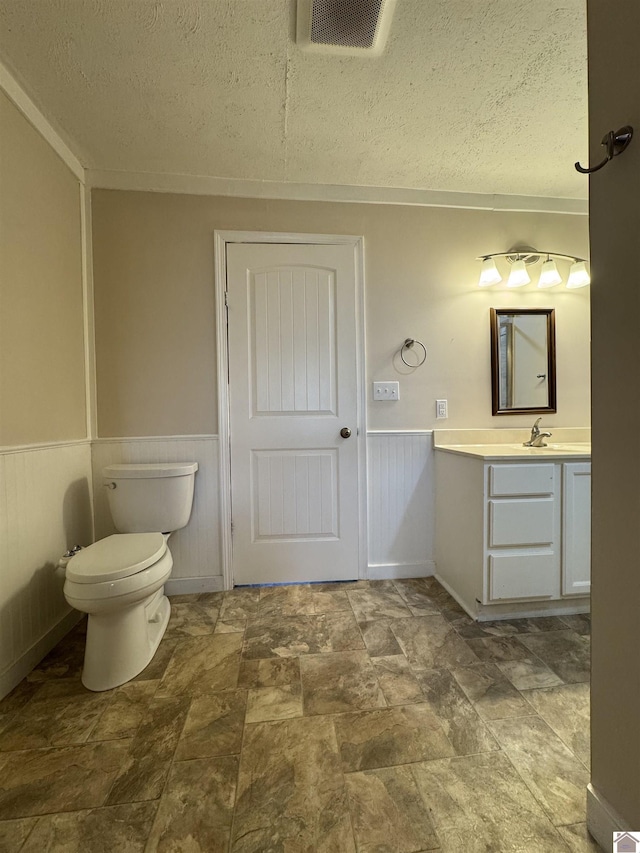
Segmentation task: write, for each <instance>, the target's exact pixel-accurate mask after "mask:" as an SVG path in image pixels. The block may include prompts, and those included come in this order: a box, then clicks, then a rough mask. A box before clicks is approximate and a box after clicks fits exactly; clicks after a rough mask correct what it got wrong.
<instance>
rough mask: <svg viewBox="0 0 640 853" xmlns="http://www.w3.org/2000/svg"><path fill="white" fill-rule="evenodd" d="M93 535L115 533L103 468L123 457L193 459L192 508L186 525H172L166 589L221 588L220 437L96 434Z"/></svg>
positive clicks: (182, 591)
mask: <svg viewBox="0 0 640 853" xmlns="http://www.w3.org/2000/svg"><path fill="white" fill-rule="evenodd" d="M92 458H93V482H94V495H95V498H94V505H95V518H96V539H102V538H103V537H104V536H109V535H110V534H111V533H115V532H116V531H115V528H114V526H113V522H112V521H111V515H110V513H109V507H108V504H107V495H106V491H107V490H106V489H105V488H104V486H103V478H102V469H103V468H104V467H105V465H113V464H117V463H127V462H197V463H198V472H197V474H196V480H195V496H194V501H193V512H192V514H191V518H190V520H189V524H188V525H187V527H185V528H183V529H182V530H178V531H176V533H174V534H173V536H172V537H171V540H170V542H169V547H170V548H171V554H172V556H173V571H172V573H171V580H170V581H169V582H168V583H167V585H166V590H167V592H168V593H169V594H185V593H192V592H210V591H213V590H218V589H222V562H221V557H220V518H219V515H220V513H219V478H218V469H219V465H218V437H217V436H215V435H206V436H160V437H150V438H100V439H97V440H95V441H94V442H93V447H92Z"/></svg>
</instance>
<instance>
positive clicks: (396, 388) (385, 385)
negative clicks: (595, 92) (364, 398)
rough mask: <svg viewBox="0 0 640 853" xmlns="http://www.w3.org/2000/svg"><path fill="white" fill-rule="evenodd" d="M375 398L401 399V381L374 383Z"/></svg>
mask: <svg viewBox="0 0 640 853" xmlns="http://www.w3.org/2000/svg"><path fill="white" fill-rule="evenodd" d="M373 399H374V400H386V401H387V402H390V401H391V400H399V399H400V383H399V382H374V383H373Z"/></svg>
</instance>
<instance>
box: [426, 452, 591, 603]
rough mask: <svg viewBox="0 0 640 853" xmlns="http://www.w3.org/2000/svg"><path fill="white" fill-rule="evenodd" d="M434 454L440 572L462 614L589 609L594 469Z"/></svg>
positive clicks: (529, 459) (563, 461)
mask: <svg viewBox="0 0 640 853" xmlns="http://www.w3.org/2000/svg"><path fill="white" fill-rule="evenodd" d="M435 455H436V574H437V577H438V578H439V579H440V580H441V581H442V582H443V584H444V585H445V586H446V587H447V588H448V589H449V591H450V592H451V593H452V594H453V595H454V596H455V597H456V598H457V599H458V600H459V601H460V603H461V604H463V606H464V607H465V609H466V610H467V611H468V612H469V613H470V614H471V615H472V616H474V617H476V618H479V619H491V618H499V617H500V616H502V617H507V616H510V615H514V616H515V615H518V614H524V613H527V614H540V615H542V614H544V613H552V612H563V613H569V612H579V611H580V610H585V609H588V608H587V605H588V599H586V598H585V596H587V595H588V593H589V565H590V553H589V545H590V521H589V519H590V484H589V475H590V468H591V466H590V463H589V462H585V461H582V460H581V461H580V462H571V461H567V460H566V459H563V458H553V457H546V458H545V457H543V458H539V459H538V458H535V457H533V458H532V457H527V458H524V459H520V458H509V457H506V458H504V459H500V458H498V459H492V458H484V457H483V456H482V454H480V453H478V454H476V455H474V454H473V453H451V452H446V451H444V450H441V449H437V450H436V454H435ZM580 597H582V598H581V599H580Z"/></svg>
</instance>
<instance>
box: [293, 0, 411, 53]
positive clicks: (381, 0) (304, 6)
mask: <svg viewBox="0 0 640 853" xmlns="http://www.w3.org/2000/svg"><path fill="white" fill-rule="evenodd" d="M395 5H396V0H298V20H297V40H298V44H299V45H300V47H302V48H304V49H305V50H314V51H316V52H321V53H342V54H350V55H351V56H378V55H379V54H381V53H382V51H383V50H384V46H385V43H386V40H387V35H388V34H389V27H390V25H391V18H392V16H393V10H394V8H395Z"/></svg>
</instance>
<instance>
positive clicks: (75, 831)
mask: <svg viewBox="0 0 640 853" xmlns="http://www.w3.org/2000/svg"><path fill="white" fill-rule="evenodd" d="M83 648H84V635H83V623H80V625H79V626H78V627H77V628H76V629H75V630H74V631H72V632H71V633H70V634H69V635H68V636H67V637H65V639H64V640H63V641H62V642H61V643H60V644H59V645H58V646H57V647H56V648H55V649H54V650H53V651H52V652H51V654H50V655H48V657H47V658H45V659H44V660H43V661H42V662H41V663H40V665H39V666H38V667H37V668H36V669H35V670H34V671H33V672H32V673H31V674H30V675H29V676H28V678H27V679H25V680H24V681H23V682H22V683H21V684H20V685H18V687H16V689H15V690H14V691H13V693H11V694H10V695H9V696H8V697H6V698H5V699H4V700H3V701H2V702H1V703H0V851H2V853H13V851H19V850H20V851H23V853H36V851H37V853H42V851H51V853H55V851H64V853H75V851H82V853H97V852H98V851H100V852H101V851H105V853H107V851H108V852H109V853H136V852H137V851H149V852H151V851H163V853H178V851H188V852H189V853H197V851H203V853H204V852H205V851H206V853H223V851H224V853H227V851H231V853H267V852H268V851H274V853H275V852H276V851H278V853H298V852H299V853H303V852H304V853H316V851H318V853H351V851H353V853H355V851H359V853H386V851H394V852H395V853H417V852H418V851H427V850H440V851H443V853H449V851H451V853H453V851H460V850H464V851H472V852H473V851H478V853H479V851H493V852H494V853H501V851H513V852H514V853H515V852H516V851H523V853H524V851H526V853H536V851H537V852H538V853H554V851H565V853H566V851H574V853H583V851H595V850H597V848H596V846H595V844H594V843H593V842H592V841H591V840H590V839H589V837H588V835H587V833H586V828H585V787H586V785H587V782H588V780H589V773H588V763H589V719H588V715H589V704H588V693H589V685H588V677H589V619H588V617H584V616H578V617H564V618H557V617H549V618H540V619H518V620H514V621H509V622H495V623H484V624H482V625H480V624H476V623H474V622H473V621H472V620H470V619H469V618H468V617H467V616H466V615H465V614H464V613H463V612H462V610H461V609H460V608H459V606H458V605H457V604H456V603H455V601H454V600H453V599H452V598H451V597H450V596H449V595H448V594H447V593H446V592H445V591H444V590H443V589H442V587H441V586H439V584H438V583H437V582H436V581H435V580H434V579H432V578H428V579H420V580H407V581H394V582H392V581H370V582H369V581H359V582H357V583H349V584H320V585H318V584H314V585H305V586H286V587H265V588H262V589H256V588H251V589H249V588H245V589H236V590H233V591H232V592H228V593H210V594H203V595H200V596H197V595H193V596H180V597H174V598H173V599H172V615H171V621H170V623H169V627H168V629H167V633H166V635H165V638H164V639H163V641H162V644H161V646H160V648H159V650H158V652H157V654H156V656H155V658H154V660H153V661H152V662H151V664H150V665H149V666H148V667H147V669H146V670H145V671H144V672H143V673H141V675H140V676H138V678H137V679H136V680H135V681H132V682H130V683H128V684H126V685H124V686H123V687H120V688H117V689H115V690H111V691H109V692H106V693H97V694H96V693H90V692H89V691H87V690H85V689H84V688H83V687H82V684H81V682H80V671H81V666H82V655H83Z"/></svg>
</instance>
